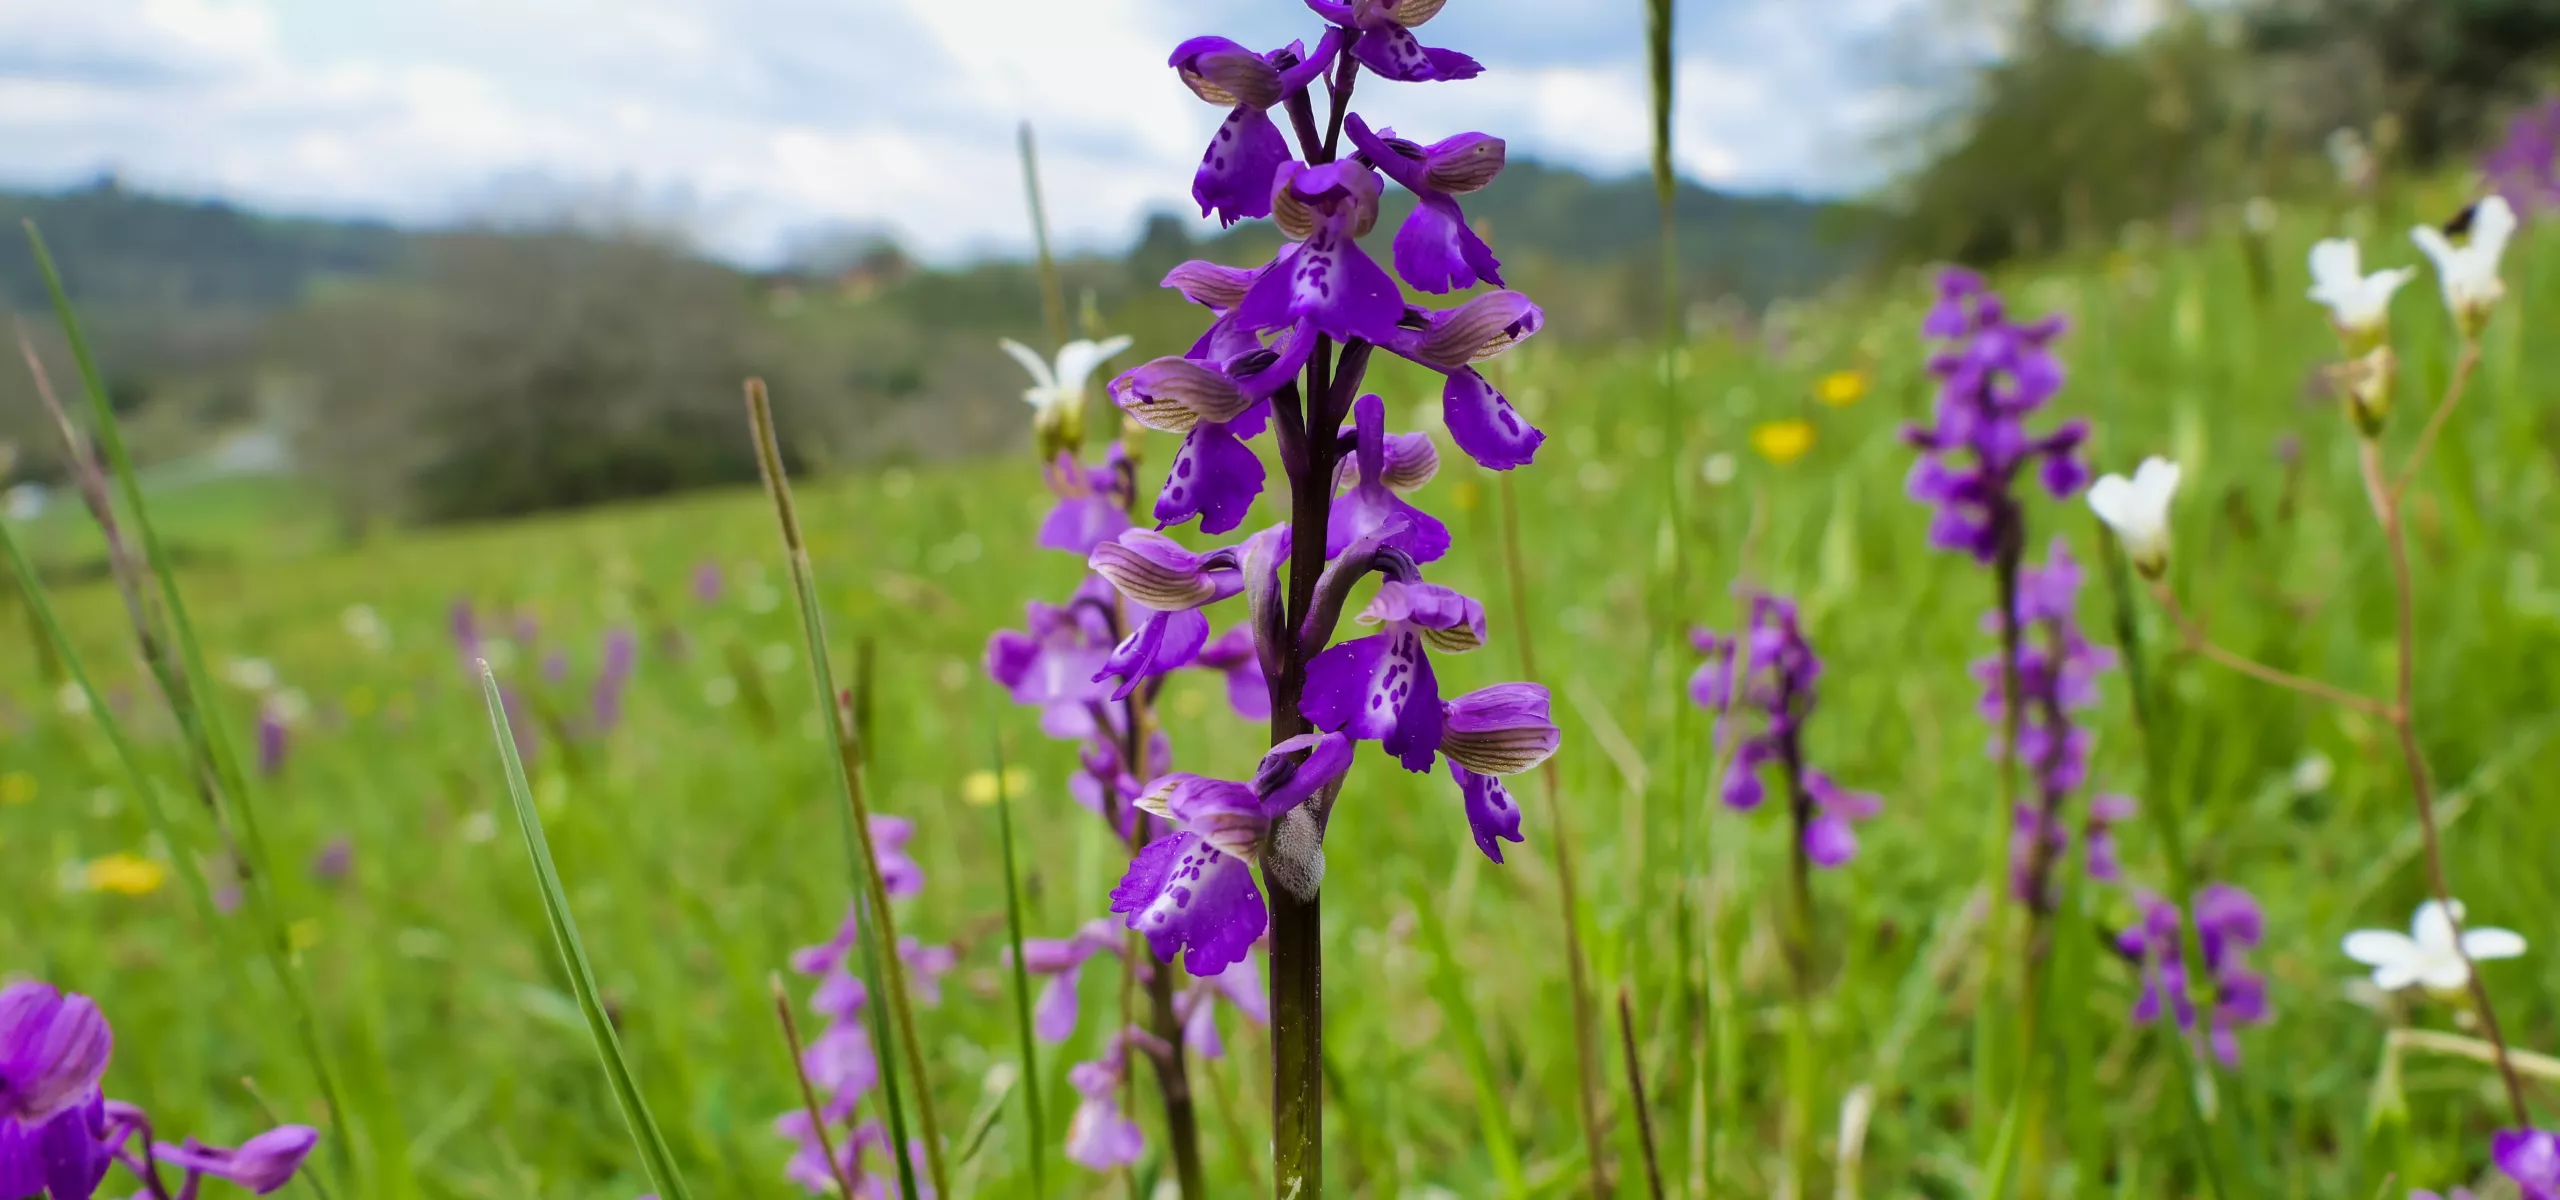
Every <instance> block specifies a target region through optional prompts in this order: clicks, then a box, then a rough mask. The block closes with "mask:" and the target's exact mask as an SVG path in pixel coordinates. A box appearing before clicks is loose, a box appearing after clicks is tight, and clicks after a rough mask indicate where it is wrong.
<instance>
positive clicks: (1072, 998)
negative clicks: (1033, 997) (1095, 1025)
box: [1022, 917, 1120, 1042]
mask: <svg viewBox="0 0 2560 1200" xmlns="http://www.w3.org/2000/svg"><path fill="white" fill-rule="evenodd" d="M1104 953H1109V954H1118V953H1120V928H1119V926H1118V925H1116V924H1114V923H1112V922H1111V921H1108V920H1105V919H1103V918H1100V917H1096V918H1094V919H1093V920H1091V921H1087V922H1085V925H1084V928H1082V929H1079V930H1077V931H1076V935H1075V936H1074V937H1069V938H1025V939H1023V942H1022V965H1023V968H1024V969H1025V970H1027V971H1029V972H1031V973H1032V974H1034V975H1038V976H1041V977H1042V978H1044V979H1046V980H1047V982H1046V983H1043V984H1042V985H1041V986H1040V1001H1039V1003H1038V1004H1037V1005H1036V1006H1035V1007H1034V1008H1033V1010H1032V1019H1031V1026H1032V1032H1033V1033H1035V1034H1037V1035H1038V1036H1039V1038H1040V1040H1041V1041H1044V1042H1063V1041H1065V1040H1067V1039H1068V1038H1070V1037H1073V1036H1074V1035H1075V1031H1076V1017H1077V1012H1078V1006H1077V997H1076V984H1077V982H1078V981H1079V980H1081V979H1082V978H1083V977H1084V964H1085V960H1087V959H1090V958H1092V957H1093V956H1094V955H1096V954H1104Z"/></svg>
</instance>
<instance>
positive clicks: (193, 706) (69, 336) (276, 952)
mask: <svg viewBox="0 0 2560 1200" xmlns="http://www.w3.org/2000/svg"><path fill="white" fill-rule="evenodd" d="M19 224H20V225H21V226H23V227H24V228H25V229H26V231H27V245H28V248H29V249H30V250H32V251H33V252H34V254H35V260H36V270H37V271H38V273H40V274H41V275H43V276H44V286H45V293H46V295H47V296H48V297H50V298H51V300H52V302H53V312H54V318H55V320H57V321H58V322H60V323H61V326H62V336H63V340H64V341H66V342H68V343H69V344H70V347H71V357H72V360H73V361H74V362H76V363H77V364H79V368H80V385H81V390H82V391H83V392H84V393H86V394H87V396H88V400H89V411H90V415H91V417H92V419H93V420H95V421H96V423H97V437H98V444H99V446H100V447H101V448H103V449H104V450H105V451H106V452H107V462H108V465H109V466H111V467H112V468H113V469H114V472H115V477H116V485H117V489H118V490H119V491H120V492H122V493H123V495H124V502H125V507H126V508H128V509H130V510H132V513H133V525H134V529H135V531H136V532H137V533H138V534H139V535H140V538H141V541H142V550H143V558H144V561H145V562H146V563H148V564H149V566H150V569H151V573H152V574H153V575H154V576H155V577H156V578H157V579H158V581H159V584H160V601H161V605H162V609H163V611H164V612H165V614H166V616H167V619H168V621H169V628H170V632H171V634H172V635H173V640H174V641H175V642H176V643H177V646H178V655H179V661H180V666H181V668H182V670H181V672H180V673H179V674H178V676H177V677H174V678H173V677H172V674H171V673H170V672H169V671H168V669H167V667H166V664H163V663H160V662H158V661H157V660H156V659H155V660H153V669H154V674H155V675H156V676H157V677H158V682H159V684H160V687H161V693H162V695H163V696H165V697H166V698H167V699H168V701H169V706H170V708H171V709H172V710H174V711H175V712H176V714H177V716H178V720H179V724H180V726H181V727H182V728H183V729H184V731H185V732H186V734H187V741H188V745H189V747H190V749H191V750H193V751H194V753H195V754H196V756H197V758H198V760H199V763H198V765H199V769H200V771H201V772H202V773H203V774H205V775H206V776H207V777H208V778H209V779H211V780H214V781H218V782H219V784H220V787H221V790H222V793H223V795H224V796H225V797H226V798H227V799H228V800H229V804H228V805H227V815H229V816H230V817H231V818H232V819H233V820H235V821H237V822H238V823H239V826H240V834H241V840H242V841H243V842H244V843H245V848H246V854H247V859H248V862H247V864H246V865H247V866H248V867H249V870H248V871H246V872H244V878H243V879H242V880H241V891H242V892H243V893H245V894H246V896H247V897H248V900H249V904H250V908H251V910H252V911H253V912H255V913H256V914H257V915H258V917H259V919H260V923H261V924H263V925H264V926H265V927H266V928H265V933H266V935H267V936H266V938H265V948H266V952H267V958H268V961H269V964H270V966H271V967H272V968H273V969H274V971H275V974H276V980H277V983H278V986H280V987H281V988H283V990H284V993H285V999H286V1003H287V1004H288V1005H289V1006H291V1008H292V1009H293V1015H294V1026H295V1033H296V1036H297V1040H299V1041H300V1043H301V1046H302V1052H303V1056H304V1058H306V1059H307V1060H308V1061H309V1063H310V1067H311V1074H312V1079H313V1081H314V1082H315V1083H316V1084H317V1085H318V1087H319V1089H320V1098H321V1102H322V1104H323V1105H325V1106H326V1107H327V1109H328V1114H329V1126H330V1129H331V1131H332V1132H334V1133H336V1134H337V1135H338V1136H336V1137H334V1138H331V1139H330V1143H329V1145H330V1159H331V1163H332V1165H333V1166H334V1167H335V1168H336V1170H337V1173H338V1175H339V1177H340V1178H341V1179H342V1180H346V1181H349V1182H350V1183H352V1181H353V1179H354V1177H355V1158H354V1152H353V1150H352V1148H351V1145H350V1143H351V1141H352V1138H351V1136H350V1131H349V1129H348V1125H347V1119H346V1105H345V1103H344V1102H343V1101H342V1100H341V1099H340V1097H339V1094H338V1082H337V1075H336V1072H334V1071H333V1070H331V1068H330V1065H329V1056H328V1052H327V1050H326V1048H325V1046H324V1043H323V1041H322V1039H321V1037H320V1018H319V1012H318V1009H317V1006H316V1005H314V1004H313V1002H312V999H311V995H310V991H309V989H308V987H307V986H306V985H305V983H304V981H303V978H302V974H301V972H300V971H299V970H297V969H296V968H295V967H294V965H293V951H292V940H291V938H290V935H289V934H288V933H287V932H286V929H285V921H284V918H283V915H282V914H281V913H280V912H278V911H277V910H276V907H275V904H274V901H273V899H272V897H271V896H270V895H269V894H268V884H267V881H268V880H270V879H273V878H274V877H275V876H274V872H273V870H272V869H271V867H270V865H269V863H270V859H269V857H268V854H267V847H266V839H265V838H264V836H263V835H261V834H260V832H259V829H258V819H257V808H256V806H255V805H254V804H252V803H250V801H249V795H248V786H247V782H246V776H244V775H243V774H242V773H241V771H240V764H239V762H238V760H237V759H235V758H234V757H233V756H232V754H231V739H230V735H229V732H228V730H226V729H225V728H224V725H223V717H222V709H221V705H219V704H217V703H211V702H207V701H205V700H204V699H203V697H204V695H205V692H204V691H203V690H202V689H203V688H204V686H205V684H206V683H207V682H208V681H209V680H211V679H212V677H213V676H212V673H211V672H209V671H207V670H206V669H205V661H204V650H203V647H202V646H201V645H199V644H198V643H197V641H196V636H195V627H194V623H193V622H191V621H190V620H188V618H187V606H186V602H185V600H184V599H183V598H182V597H180V595H179V593H178V579H177V570H176V564H175V563H174V562H173V561H172V560H171V559H170V557H169V553H168V550H167V548H166V547H165V546H163V545H162V544H161V541H160V533H159V530H158V529H157V528H155V527H154V526H153V525H152V523H151V514H150V510H149V508H148V506H146V505H145V504H144V503H143V501H142V483H141V480H140V478H139V476H137V475H136V473H135V471H134V468H133V456H132V454H131V453H129V452H128V451H127V450H126V449H125V444H124V432H123V429H122V427H121V426H120V425H119V424H118V423H117V421H116V414H115V407H114V405H112V404H111V403H109V402H108V399H107V389H106V383H105V380H104V377H103V376H102V375H101V374H100V373H99V371H98V361H97V356H96V355H95V354H93V353H92V352H91V351H90V349H89V339H88V336H87V335H86V334H85V333H84V332H82V330H81V327H80V319H79V314H78V313H77V312H75V311H74V310H73V308H72V306H71V297H70V294H69V293H68V292H67V291H65V290H64V288H63V286H62V273H61V271H60V270H59V269H58V268H56V267H55V265H54V261H53V253H52V251H51V250H50V249H48V248H47V247H46V246H45V241H44V235H43V234H42V233H40V232H38V231H37V229H36V223H35V222H34V221H32V220H21V221H20V222H19ZM136 632H137V633H138V634H143V635H146V636H147V634H148V631H147V630H137V631H136Z"/></svg>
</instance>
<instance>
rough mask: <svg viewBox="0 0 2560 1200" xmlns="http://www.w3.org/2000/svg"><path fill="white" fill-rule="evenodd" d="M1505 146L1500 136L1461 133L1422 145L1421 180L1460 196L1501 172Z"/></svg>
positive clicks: (1484, 183) (1477, 187)
mask: <svg viewBox="0 0 2560 1200" xmlns="http://www.w3.org/2000/svg"><path fill="white" fill-rule="evenodd" d="M1504 158H1505V147H1504V144H1503V141H1502V139H1501V138H1498V137H1494V136H1492V135H1490V134H1483V133H1462V134H1459V135H1457V136H1456V137H1449V138H1442V139H1441V140H1439V141H1436V142H1433V143H1431V144H1430V145H1429V146H1425V147H1423V150H1422V165H1423V172H1424V175H1423V181H1424V183H1425V184H1426V185H1427V186H1429V187H1431V188H1434V189H1437V190H1439V191H1443V192H1447V193H1449V194H1450V195H1452V196H1463V195H1465V194H1467V193H1468V192H1472V191H1476V190H1478V189H1480V188H1482V187H1484V186H1485V185H1486V184H1488V183H1491V182H1493V177H1494V176H1496V175H1499V174H1501V173H1502V164H1503V160H1504Z"/></svg>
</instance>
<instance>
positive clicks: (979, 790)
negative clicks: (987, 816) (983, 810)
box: [960, 767, 1031, 807]
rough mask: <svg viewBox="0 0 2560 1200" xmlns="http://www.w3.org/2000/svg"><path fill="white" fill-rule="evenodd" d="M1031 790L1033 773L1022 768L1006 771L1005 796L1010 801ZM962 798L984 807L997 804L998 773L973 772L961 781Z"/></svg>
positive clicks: (1007, 768)
mask: <svg viewBox="0 0 2560 1200" xmlns="http://www.w3.org/2000/svg"><path fill="white" fill-rule="evenodd" d="M1030 790H1031V772H1030V771H1029V770H1027V769H1025V768H1022V767H1006V768H1005V769H1004V794H1005V796H1006V797H1007V798H1008V799H1010V798H1013V797H1018V796H1020V795H1022V794H1023V793H1024V792H1028V791H1030ZM960 798H961V799H963V800H966V801H968V802H969V803H971V804H975V805H978V806H980V807H984V806H986V805H989V804H993V803H995V802H996V773H995V772H993V771H971V772H969V777H968V778H966V779H963V780H961V781H960Z"/></svg>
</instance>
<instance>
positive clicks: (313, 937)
mask: <svg viewBox="0 0 2560 1200" xmlns="http://www.w3.org/2000/svg"><path fill="white" fill-rule="evenodd" d="M284 936H285V940H286V941H287V942H289V943H290V944H291V945H292V946H293V948H294V950H295V951H296V952H297V953H299V952H301V951H304V950H308V949H310V948H312V947H313V946H317V945H319V944H320V918H318V917H304V918H302V919H301V920H299V921H296V922H294V923H293V924H291V925H287V926H285V927H284Z"/></svg>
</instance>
